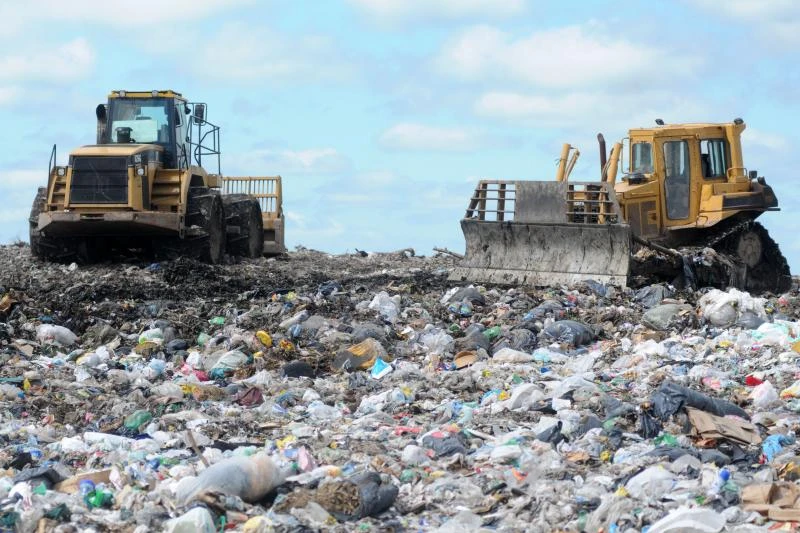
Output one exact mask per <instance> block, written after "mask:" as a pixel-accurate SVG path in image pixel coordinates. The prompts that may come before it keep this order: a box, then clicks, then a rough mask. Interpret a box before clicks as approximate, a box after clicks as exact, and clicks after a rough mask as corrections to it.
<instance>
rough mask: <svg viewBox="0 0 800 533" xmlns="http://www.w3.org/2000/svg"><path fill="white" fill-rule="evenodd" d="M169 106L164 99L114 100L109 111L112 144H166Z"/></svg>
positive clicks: (168, 131) (168, 139)
mask: <svg viewBox="0 0 800 533" xmlns="http://www.w3.org/2000/svg"><path fill="white" fill-rule="evenodd" d="M169 108H170V106H169V102H168V101H167V99H165V98H115V99H113V100H112V101H111V109H110V113H109V114H110V127H109V133H110V139H111V142H112V143H129V142H131V143H160V144H168V143H169V142H170V138H169V137H170V128H169V123H170V120H169Z"/></svg>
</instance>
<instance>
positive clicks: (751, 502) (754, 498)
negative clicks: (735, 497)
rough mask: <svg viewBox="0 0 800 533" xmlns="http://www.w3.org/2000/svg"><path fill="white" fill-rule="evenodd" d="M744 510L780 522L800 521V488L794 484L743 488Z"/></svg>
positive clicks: (760, 485) (771, 484) (784, 483)
mask: <svg viewBox="0 0 800 533" xmlns="http://www.w3.org/2000/svg"><path fill="white" fill-rule="evenodd" d="M742 508H743V509H744V510H745V511H756V512H759V513H761V514H763V515H765V516H767V517H768V518H770V519H771V520H777V521H780V522H798V521H800V486H798V485H795V484H794V483H787V482H777V483H760V484H756V485H748V486H746V487H744V488H742Z"/></svg>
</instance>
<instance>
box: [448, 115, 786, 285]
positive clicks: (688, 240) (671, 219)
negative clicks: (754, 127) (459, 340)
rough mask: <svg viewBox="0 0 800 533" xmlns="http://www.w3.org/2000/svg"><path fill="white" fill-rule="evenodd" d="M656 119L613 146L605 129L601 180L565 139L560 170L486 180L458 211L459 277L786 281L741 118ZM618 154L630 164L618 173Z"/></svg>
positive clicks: (767, 192)
mask: <svg viewBox="0 0 800 533" xmlns="http://www.w3.org/2000/svg"><path fill="white" fill-rule="evenodd" d="M656 124H657V126H656V127H653V128H640V129H632V130H630V132H629V136H628V137H627V138H626V139H623V141H622V142H619V143H616V144H615V145H614V147H613V149H612V150H611V153H610V156H608V155H607V154H606V147H605V141H604V139H603V136H602V135H598V141H599V142H600V168H601V172H600V180H599V181H596V182H572V181H569V175H570V173H571V171H572V168H573V167H574V165H575V161H576V160H577V158H578V155H579V152H578V151H577V150H575V149H574V148H573V147H572V146H570V145H569V144H565V145H564V148H563V150H562V153H561V157H560V160H559V165H558V170H557V172H556V179H555V180H554V181H549V182H548V181H503V180H483V181H481V182H479V184H478V186H477V188H476V189H475V193H474V195H473V196H472V198H471V200H470V203H469V206H468V208H467V212H466V215H465V217H464V219H462V221H461V228H462V230H463V232H464V237H465V240H466V252H465V256H464V260H463V261H462V263H461V264H460V265H459V266H458V267H457V268H455V269H454V270H453V272H452V273H451V279H453V280H461V281H464V280H469V281H477V282H493V283H499V284H509V285H512V284H513V285H534V286H548V285H553V284H571V283H575V282H579V281H584V280H589V279H592V280H595V281H599V282H603V283H612V284H617V285H620V286H625V285H628V284H630V285H639V284H643V283H646V282H649V281H656V280H664V281H675V280H677V281H680V282H684V283H690V284H691V283H696V284H697V285H704V286H717V287H723V288H724V287H727V286H734V287H737V288H742V289H747V290H749V291H752V292H764V291H771V292H780V291H785V290H788V289H789V288H790V287H791V276H790V272H789V267H788V264H787V263H786V259H785V258H784V257H783V255H782V254H781V252H780V250H779V249H778V246H777V244H776V243H775V242H774V241H773V240H772V239H771V238H770V236H769V234H768V233H767V230H766V229H765V228H764V227H763V226H762V225H761V224H759V223H757V222H755V220H756V218H758V216H759V215H761V214H762V213H764V212H765V211H777V210H778V201H777V199H776V197H775V194H774V193H773V190H772V188H771V187H770V186H769V185H767V183H766V181H765V180H764V178H763V177H759V176H758V174H757V171H755V170H751V171H748V170H747V169H746V168H745V166H744V162H743V158H742V148H741V133H742V131H744V129H745V124H744V122H743V121H742V120H741V119H735V120H734V121H733V122H730V123H723V124H669V125H668V124H664V122H663V121H661V120H657V121H656ZM626 156H627V157H626ZM626 158H627V162H628V163H627V165H626V164H625V159H626ZM620 162H622V163H623V166H625V167H626V171H625V172H624V173H623V176H622V178H621V180H620V181H617V169H618V167H619V166H620Z"/></svg>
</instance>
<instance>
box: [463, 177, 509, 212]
mask: <svg viewBox="0 0 800 533" xmlns="http://www.w3.org/2000/svg"><path fill="white" fill-rule="evenodd" d="M516 192H517V190H516V182H515V181H503V180H481V181H480V182H479V183H478V186H477V187H475V193H474V194H473V195H472V198H470V201H469V207H467V213H466V215H465V216H464V218H477V219H478V220H488V221H497V222H505V221H512V220H514V206H515V204H516V200H517V195H516Z"/></svg>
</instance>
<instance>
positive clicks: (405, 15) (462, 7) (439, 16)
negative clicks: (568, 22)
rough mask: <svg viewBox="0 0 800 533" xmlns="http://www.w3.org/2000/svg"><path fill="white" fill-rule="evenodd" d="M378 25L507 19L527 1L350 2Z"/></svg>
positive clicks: (518, 11) (402, 0)
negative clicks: (476, 18)
mask: <svg viewBox="0 0 800 533" xmlns="http://www.w3.org/2000/svg"><path fill="white" fill-rule="evenodd" d="M350 3H351V4H353V5H355V6H356V7H358V8H359V9H361V10H362V11H364V12H365V13H367V14H368V15H370V16H372V17H374V18H375V19H377V20H379V21H381V22H389V23H391V22H402V21H406V20H410V19H429V20H430V19H434V20H449V19H461V18H465V17H482V18H486V17H497V18H500V17H508V16H512V15H518V14H521V13H523V12H525V11H526V10H527V7H528V6H527V4H528V1H527V0H350Z"/></svg>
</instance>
